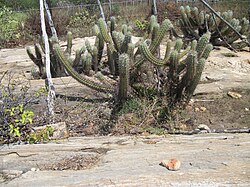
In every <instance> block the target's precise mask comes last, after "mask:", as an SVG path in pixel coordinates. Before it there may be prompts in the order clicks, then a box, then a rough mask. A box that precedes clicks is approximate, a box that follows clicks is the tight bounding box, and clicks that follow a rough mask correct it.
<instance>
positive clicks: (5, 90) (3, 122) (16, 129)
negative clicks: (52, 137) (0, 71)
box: [0, 75, 35, 144]
mask: <svg viewBox="0 0 250 187" xmlns="http://www.w3.org/2000/svg"><path fill="white" fill-rule="evenodd" d="M9 76H10V75H9ZM2 78H3V77H2ZM0 80H2V79H0ZM10 80H11V76H10V77H9V84H7V85H3V84H2V83H1V82H0V88H1V92H0V143H1V144H2V143H12V142H17V141H26V140H27V138H28V136H29V133H30V131H31V125H32V122H33V121H32V120H33V117H34V113H33V111H32V110H31V109H30V106H31V104H32V103H33V102H34V101H35V97H32V96H29V94H27V91H28V87H27V86H23V87H22V89H21V90H19V91H16V89H17V85H18V84H19V83H17V82H16V83H15V82H11V81H10ZM15 92H17V93H15Z"/></svg>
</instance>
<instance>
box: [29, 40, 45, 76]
mask: <svg viewBox="0 0 250 187" xmlns="http://www.w3.org/2000/svg"><path fill="white" fill-rule="evenodd" d="M26 52H27V54H28V56H29V57H30V59H31V60H32V61H33V62H34V63H35V64H36V65H37V66H38V68H39V76H40V77H43V78H44V77H45V76H46V73H45V64H44V63H43V59H42V49H41V46H40V44H36V45H35V55H34V54H33V53H32V51H31V48H30V47H27V48H26Z"/></svg>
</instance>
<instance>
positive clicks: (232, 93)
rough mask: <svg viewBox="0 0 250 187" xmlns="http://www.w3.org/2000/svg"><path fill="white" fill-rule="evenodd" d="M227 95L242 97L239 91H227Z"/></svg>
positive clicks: (236, 97)
mask: <svg viewBox="0 0 250 187" xmlns="http://www.w3.org/2000/svg"><path fill="white" fill-rule="evenodd" d="M227 95H228V96H230V97H232V98H234V99H240V98H241V97H242V95H240V94H239V93H237V92H231V91H229V92H227Z"/></svg>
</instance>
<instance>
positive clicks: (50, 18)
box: [44, 0, 58, 40]
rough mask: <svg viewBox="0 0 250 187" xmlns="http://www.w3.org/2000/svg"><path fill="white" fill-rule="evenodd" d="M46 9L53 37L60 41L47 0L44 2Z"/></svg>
mask: <svg viewBox="0 0 250 187" xmlns="http://www.w3.org/2000/svg"><path fill="white" fill-rule="evenodd" d="M44 7H45V10H46V13H47V16H48V20H49V26H50V30H51V33H52V36H54V37H56V39H57V40H58V38H57V33H56V29H55V26H54V23H53V20H52V16H51V13H50V11H49V6H48V4H47V2H46V0H44Z"/></svg>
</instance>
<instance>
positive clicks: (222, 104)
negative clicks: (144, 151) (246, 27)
mask: <svg viewBox="0 0 250 187" xmlns="http://www.w3.org/2000/svg"><path fill="white" fill-rule="evenodd" d="M84 40H85V39H81V38H77V39H75V40H74V41H73V51H74V50H75V49H77V48H80V47H81V46H82V44H83V43H84ZM88 40H89V41H90V42H94V38H93V37H90V38H88ZM65 44H66V43H65V42H62V43H61V45H62V46H63V47H65ZM35 68H36V66H35V65H34V63H33V62H32V61H31V60H30V59H29V58H28V56H27V54H26V52H25V49H24V48H16V49H2V50H0V75H1V74H3V73H4V72H6V71H9V72H12V74H13V77H14V78H13V79H15V80H19V82H22V84H24V85H28V87H29V92H31V93H36V92H37V91H38V90H39V89H41V88H42V87H44V81H43V80H34V79H33V78H32V76H31V71H32V70H33V69H35ZM53 82H54V85H55V89H56V94H57V101H56V103H57V104H56V114H57V115H56V116H57V118H56V120H55V121H56V122H61V121H65V122H66V124H67V125H68V127H69V129H70V134H71V136H79V135H80V136H82V135H94V134H102V133H103V132H102V131H103V128H106V126H107V124H108V123H110V121H109V120H110V113H111V112H112V111H111V108H112V107H111V106H110V102H109V101H110V96H109V95H105V94H101V93H98V92H96V91H93V90H91V89H89V88H87V87H85V86H83V85H81V84H79V83H78V82H76V81H75V80H74V79H73V78H71V77H61V78H55V79H53ZM229 92H233V93H234V92H236V95H237V94H239V95H238V96H239V97H240V98H236V97H234V96H233V97H232V96H230V94H228V93H229ZM45 99H46V98H45V97H44V99H41V100H40V102H39V103H37V104H36V105H34V107H33V110H34V111H35V114H36V118H35V120H34V121H35V123H36V124H40V125H41V124H42V123H46V119H44V118H43V114H44V111H46V101H45ZM192 101H193V102H192V103H190V105H189V106H188V107H187V108H186V110H184V111H181V112H180V113H179V111H178V116H177V119H175V121H174V122H173V123H172V124H169V125H168V124H167V126H169V128H174V129H176V130H181V131H182V130H184V131H185V130H192V129H195V128H196V127H197V126H198V125H200V124H205V125H207V126H209V128H210V129H211V130H212V131H219V130H223V129H242V128H249V127H250V112H249V109H250V53H249V52H248V51H241V52H238V53H234V52H232V51H230V50H228V49H226V48H223V47H220V48H217V49H215V50H213V51H212V53H211V55H210V57H209V59H208V61H207V63H206V67H205V71H204V72H203V75H202V79H201V82H200V84H199V85H198V87H197V89H196V91H195V95H194V97H193V100H192ZM127 118H128V119H127ZM149 118H150V117H149ZM130 119H131V115H128V116H125V118H122V120H120V121H122V122H121V124H119V123H117V125H116V127H117V128H115V129H113V131H111V133H112V134H124V133H125V134H126V133H128V134H137V133H143V131H144V128H138V125H133V124H130V125H127V126H126V128H124V126H125V125H124V121H131V120H130ZM118 122H119V121H118ZM128 123H129V122H128Z"/></svg>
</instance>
